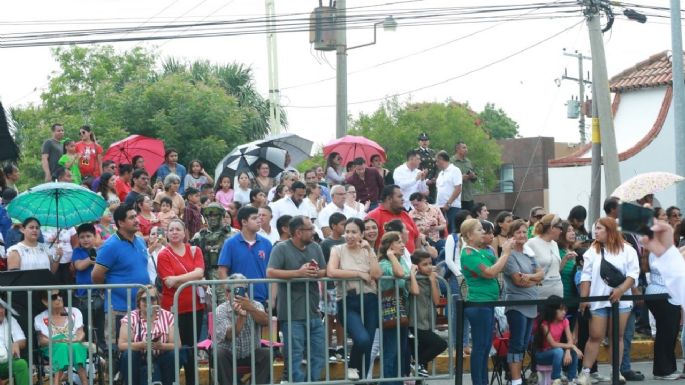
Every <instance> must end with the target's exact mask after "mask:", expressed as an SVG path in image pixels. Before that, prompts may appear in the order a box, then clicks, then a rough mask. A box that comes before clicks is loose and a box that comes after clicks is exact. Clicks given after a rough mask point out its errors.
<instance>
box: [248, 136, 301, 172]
mask: <svg viewBox="0 0 685 385" xmlns="http://www.w3.org/2000/svg"><path fill="white" fill-rule="evenodd" d="M249 144H251V145H256V146H259V147H277V148H282V149H284V150H286V151H288V154H289V155H290V164H289V166H292V167H294V166H297V165H298V164H300V163H302V162H304V161H305V160H307V159H309V158H310V157H311V155H310V153H311V152H312V146H313V145H314V142H312V141H311V140H309V139H305V138H303V137H301V136H299V135H296V134H293V133H291V132H283V133H280V134H273V135H269V136H267V137H266V138H264V139H260V140H255V141H254V142H250V143H249Z"/></svg>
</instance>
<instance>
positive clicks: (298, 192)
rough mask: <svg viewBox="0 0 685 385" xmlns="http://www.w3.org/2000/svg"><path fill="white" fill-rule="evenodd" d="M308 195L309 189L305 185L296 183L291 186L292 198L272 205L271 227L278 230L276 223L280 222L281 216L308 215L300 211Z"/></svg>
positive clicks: (280, 200) (283, 199)
mask: <svg viewBox="0 0 685 385" xmlns="http://www.w3.org/2000/svg"><path fill="white" fill-rule="evenodd" d="M306 193H307V187H306V186H305V185H304V183H302V182H300V181H296V182H293V184H292V185H291V186H290V196H286V197H285V198H282V199H279V200H277V201H276V202H272V203H271V204H270V206H271V212H272V214H273V217H272V218H271V227H273V228H276V221H278V218H280V217H281V215H285V214H288V215H290V216H293V217H296V216H298V215H306V213H305V212H304V211H303V210H300V207H301V205H302V201H303V200H304V197H305V195H306Z"/></svg>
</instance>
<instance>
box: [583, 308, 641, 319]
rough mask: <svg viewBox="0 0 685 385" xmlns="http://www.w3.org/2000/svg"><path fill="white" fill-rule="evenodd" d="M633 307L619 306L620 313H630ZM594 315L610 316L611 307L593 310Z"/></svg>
mask: <svg viewBox="0 0 685 385" xmlns="http://www.w3.org/2000/svg"><path fill="white" fill-rule="evenodd" d="M631 309H632V307H630V306H627V307H620V308H618V312H619V314H622V313H630V310H631ZM592 316H593V317H602V318H609V316H611V307H608V306H607V307H602V308H599V309H595V310H592Z"/></svg>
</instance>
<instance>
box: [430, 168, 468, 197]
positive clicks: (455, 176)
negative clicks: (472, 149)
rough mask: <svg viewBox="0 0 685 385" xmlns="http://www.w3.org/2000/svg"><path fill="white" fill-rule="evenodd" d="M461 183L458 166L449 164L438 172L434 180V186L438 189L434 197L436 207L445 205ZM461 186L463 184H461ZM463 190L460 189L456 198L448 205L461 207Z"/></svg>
mask: <svg viewBox="0 0 685 385" xmlns="http://www.w3.org/2000/svg"><path fill="white" fill-rule="evenodd" d="M461 185H462V174H461V171H459V168H457V167H456V166H454V165H452V164H450V165H448V166H447V167H446V168H445V169H444V170H441V171H440V172H439V173H438V178H437V179H436V180H435V187H436V188H437V190H438V195H437V197H436V199H435V204H436V205H437V206H438V207H442V206H444V205H446V204H447V203H448V201H449V199H450V197H451V196H452V193H453V192H454V189H456V188H457V186H461ZM462 188H463V186H462ZM463 194H464V192H463V190H462V192H461V193H459V195H457V197H456V199H454V200H453V201H452V204H450V207H461V200H462V196H463Z"/></svg>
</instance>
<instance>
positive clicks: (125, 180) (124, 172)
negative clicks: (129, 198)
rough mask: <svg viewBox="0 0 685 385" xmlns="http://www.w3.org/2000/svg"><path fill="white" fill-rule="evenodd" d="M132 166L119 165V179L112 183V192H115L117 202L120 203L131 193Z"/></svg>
mask: <svg viewBox="0 0 685 385" xmlns="http://www.w3.org/2000/svg"><path fill="white" fill-rule="evenodd" d="M132 172H133V166H131V165H130V164H125V163H124V164H120V165H119V177H118V178H117V180H116V182H114V190H115V191H116V192H117V196H118V197H119V200H121V201H122V202H123V201H125V200H126V195H128V193H130V192H131V173H132Z"/></svg>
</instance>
